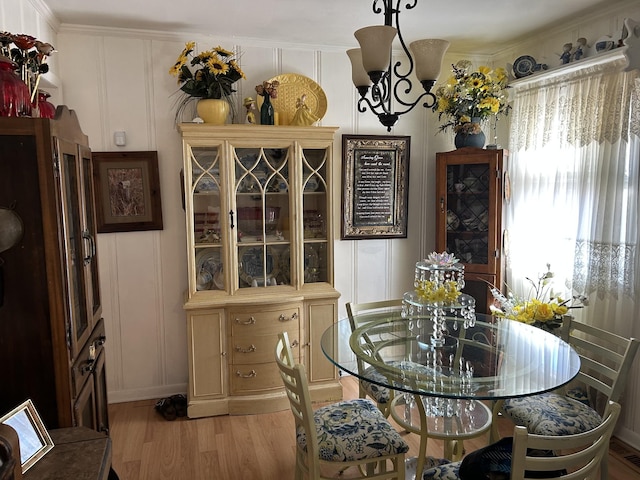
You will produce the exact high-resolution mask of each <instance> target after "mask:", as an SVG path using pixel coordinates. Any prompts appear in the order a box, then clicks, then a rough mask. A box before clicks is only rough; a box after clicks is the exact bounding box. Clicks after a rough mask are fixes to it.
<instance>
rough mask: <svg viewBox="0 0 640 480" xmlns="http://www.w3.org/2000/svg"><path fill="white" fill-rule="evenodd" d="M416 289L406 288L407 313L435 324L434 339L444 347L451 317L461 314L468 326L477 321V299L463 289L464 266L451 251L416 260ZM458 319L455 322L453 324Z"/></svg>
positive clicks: (432, 339)
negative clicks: (448, 319)
mask: <svg viewBox="0 0 640 480" xmlns="http://www.w3.org/2000/svg"><path fill="white" fill-rule="evenodd" d="M413 285H414V287H415V290H414V291H411V292H406V293H405V294H404V295H403V300H402V315H403V317H405V318H407V317H415V316H417V317H421V318H423V319H425V320H427V321H431V322H432V324H433V331H432V334H431V338H430V343H431V345H432V346H433V347H444V346H445V341H446V339H445V337H446V335H445V334H446V331H447V324H446V319H447V317H449V318H450V317H455V318H459V319H461V320H462V321H463V325H464V327H465V328H469V327H473V326H474V325H475V321H476V310H475V307H476V301H475V299H474V298H473V297H471V296H470V295H467V294H465V293H462V289H463V288H464V266H463V265H462V264H460V263H459V262H458V259H457V258H456V257H455V256H454V255H452V254H449V253H446V252H445V253H435V252H434V253H431V254H430V255H429V256H428V257H427V258H426V259H424V260H421V261H419V262H416V269H415V279H414V282H413ZM456 327H457V322H454V323H453V328H456Z"/></svg>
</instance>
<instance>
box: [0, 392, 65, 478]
mask: <svg viewBox="0 0 640 480" xmlns="http://www.w3.org/2000/svg"><path fill="white" fill-rule="evenodd" d="M0 423H4V424H5V425H9V426H10V427H11V428H13V429H14V430H15V431H16V432H17V433H18V440H19V441H20V463H21V464H22V473H24V472H26V471H27V470H29V468H31V467H32V466H33V465H35V463H36V462H37V461H38V460H40V459H41V458H42V457H44V456H45V455H46V454H47V452H48V451H49V450H51V449H52V448H53V441H52V440H51V437H50V436H49V432H47V429H46V428H45V427H44V424H43V423H42V420H41V419H40V415H38V412H37V411H36V407H35V406H34V405H33V402H32V401H31V400H26V401H25V402H24V403H23V404H22V405H19V406H17V407H16V408H14V409H13V410H11V411H10V412H9V413H7V414H6V415H5V416H4V417H2V418H0Z"/></svg>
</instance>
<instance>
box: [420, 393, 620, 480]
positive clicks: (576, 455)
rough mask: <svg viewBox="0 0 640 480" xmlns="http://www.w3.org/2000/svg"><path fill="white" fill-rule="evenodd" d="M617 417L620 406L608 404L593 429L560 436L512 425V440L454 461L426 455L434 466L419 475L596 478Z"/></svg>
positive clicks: (441, 479)
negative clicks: (601, 417)
mask: <svg viewBox="0 0 640 480" xmlns="http://www.w3.org/2000/svg"><path fill="white" fill-rule="evenodd" d="M619 415H620V405H619V404H618V403H616V402H609V403H608V405H607V407H606V409H605V413H604V419H603V420H602V422H601V423H600V424H599V425H598V426H597V427H595V428H594V429H592V430H589V431H586V432H582V433H575V434H572V435H565V436H561V437H560V436H557V435H537V434H534V433H530V432H528V431H527V429H526V428H525V427H523V426H521V425H516V426H515V427H514V432H513V439H511V438H509V437H505V438H503V439H501V440H500V441H499V442H498V443H494V444H492V445H489V446H488V447H485V448H481V449H479V450H476V451H475V452H471V453H470V454H469V455H467V457H465V459H464V460H462V461H460V462H451V463H444V462H443V461H442V460H438V459H433V458H432V459H430V463H431V464H433V465H434V467H433V468H431V469H429V470H426V471H425V472H424V475H423V479H424V480H458V479H460V478H484V477H485V476H487V478H488V475H491V478H493V479H502V478H504V479H510V480H524V479H530V478H550V477H553V478H560V479H564V480H596V479H597V478H600V476H601V470H602V467H603V466H604V464H605V462H604V460H606V458H607V457H608V452H609V440H610V438H611V435H612V434H613V429H614V428H615V425H616V422H617V420H618V416H619ZM470 474H473V476H470Z"/></svg>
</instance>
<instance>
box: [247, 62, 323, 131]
mask: <svg viewBox="0 0 640 480" xmlns="http://www.w3.org/2000/svg"><path fill="white" fill-rule="evenodd" d="M274 80H277V81H278V82H280V86H279V87H278V97H277V98H272V99H271V103H272V104H273V108H274V110H275V112H276V114H277V118H278V122H277V123H278V125H290V124H291V120H292V119H293V116H294V115H295V113H296V101H297V100H298V99H299V98H300V97H302V95H305V94H306V96H307V98H306V101H305V103H306V105H307V107H309V111H310V112H311V113H313V114H314V115H315V116H316V117H318V120H320V119H321V118H322V117H324V114H325V113H327V96H326V95H325V94H324V91H323V90H322V87H320V85H318V84H317V83H316V82H314V81H313V80H311V79H310V78H309V77H305V76H304V75H298V74H297V73H283V74H282V75H278V76H276V77H273V78H272V79H270V80H269V82H273V81H274ZM257 97H258V108H260V107H261V106H262V100H263V98H262V96H261V95H257Z"/></svg>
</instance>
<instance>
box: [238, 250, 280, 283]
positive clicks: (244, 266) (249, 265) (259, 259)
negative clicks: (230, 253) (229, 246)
mask: <svg viewBox="0 0 640 480" xmlns="http://www.w3.org/2000/svg"><path fill="white" fill-rule="evenodd" d="M239 257H240V265H238V267H239V271H240V272H239V273H240V278H241V279H242V280H244V281H245V282H246V283H248V284H249V285H251V284H252V282H253V280H257V281H258V284H260V283H261V279H262V278H264V277H263V275H264V273H266V274H267V277H266V279H267V280H271V278H272V277H274V276H275V275H276V274H277V273H278V259H277V258H274V252H272V251H271V249H269V251H268V252H267V258H266V265H265V257H264V252H263V250H262V247H246V248H243V249H241V250H240V255H239ZM263 266H265V267H266V268H265V271H264V272H263Z"/></svg>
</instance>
